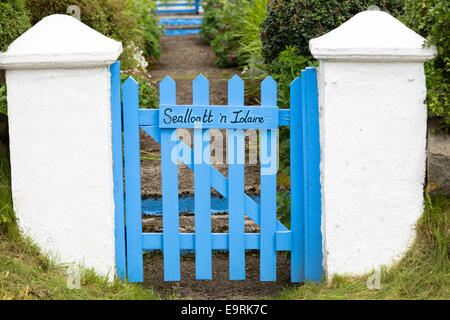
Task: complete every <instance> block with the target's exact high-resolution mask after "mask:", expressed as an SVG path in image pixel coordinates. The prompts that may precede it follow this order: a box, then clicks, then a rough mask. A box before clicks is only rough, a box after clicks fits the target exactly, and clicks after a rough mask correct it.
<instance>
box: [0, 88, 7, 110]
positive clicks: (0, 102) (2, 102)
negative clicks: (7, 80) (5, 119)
mask: <svg viewBox="0 0 450 320" xmlns="http://www.w3.org/2000/svg"><path fill="white" fill-rule="evenodd" d="M0 113H3V114H4V115H5V116H7V115H8V107H7V102H6V84H4V85H2V86H0Z"/></svg>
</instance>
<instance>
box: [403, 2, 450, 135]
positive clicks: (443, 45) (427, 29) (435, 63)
mask: <svg viewBox="0 0 450 320" xmlns="http://www.w3.org/2000/svg"><path fill="white" fill-rule="evenodd" d="M449 17H450V5H449V1H448V0H407V1H406V7H405V17H404V22H405V23H406V24H407V25H408V26H409V27H410V28H412V29H413V30H415V31H416V32H417V33H419V34H421V35H422V36H423V37H425V38H426V39H427V45H435V46H436V47H437V51H438V54H437V56H436V58H435V59H434V60H432V61H429V62H426V63H425V70H426V75H427V104H428V111H429V116H432V117H437V118H438V119H439V120H440V129H444V130H446V131H447V132H449V131H450V99H449V97H448V94H449V88H450V81H449V75H450V55H449V51H450V19H449Z"/></svg>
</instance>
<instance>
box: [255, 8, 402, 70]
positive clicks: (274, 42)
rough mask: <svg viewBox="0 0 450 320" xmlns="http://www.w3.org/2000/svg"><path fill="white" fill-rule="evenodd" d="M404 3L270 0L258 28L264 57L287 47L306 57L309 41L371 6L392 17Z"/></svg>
mask: <svg viewBox="0 0 450 320" xmlns="http://www.w3.org/2000/svg"><path fill="white" fill-rule="evenodd" d="M403 4H404V0H346V1H340V0H308V1H304V0H290V1H285V0H269V2H268V5H267V18H266V19H265V20H264V22H263V24H262V26H261V27H262V29H261V40H262V43H263V56H264V60H265V62H266V63H267V64H268V65H270V63H271V62H272V61H273V60H274V59H276V58H277V57H278V55H279V54H280V52H282V51H284V50H285V49H286V46H295V47H296V52H295V53H296V54H297V55H301V56H309V55H310V52H309V40H311V39H313V38H316V37H318V36H321V35H323V34H325V33H327V32H328V31H331V30H332V29H334V28H336V27H338V26H339V25H341V24H342V23H343V22H345V21H347V20H348V19H350V18H351V17H352V16H353V15H355V14H357V13H358V12H361V11H364V10H366V9H367V8H368V7H369V6H370V5H378V6H379V7H380V8H382V9H383V10H385V11H389V12H390V13H391V14H392V15H394V16H400V15H401V14H402V12H403Z"/></svg>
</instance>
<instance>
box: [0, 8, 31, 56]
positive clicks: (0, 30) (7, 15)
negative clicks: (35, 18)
mask: <svg viewBox="0 0 450 320" xmlns="http://www.w3.org/2000/svg"><path fill="white" fill-rule="evenodd" d="M28 14H29V13H28V11H27V9H26V8H25V0H2V1H1V2H0V52H3V51H6V50H7V49H8V45H9V44H10V43H11V42H12V41H13V40H15V39H16V38H17V37H19V36H20V35H21V34H22V33H24V32H25V31H26V30H27V29H28V28H30V26H31V24H30V20H29V18H28Z"/></svg>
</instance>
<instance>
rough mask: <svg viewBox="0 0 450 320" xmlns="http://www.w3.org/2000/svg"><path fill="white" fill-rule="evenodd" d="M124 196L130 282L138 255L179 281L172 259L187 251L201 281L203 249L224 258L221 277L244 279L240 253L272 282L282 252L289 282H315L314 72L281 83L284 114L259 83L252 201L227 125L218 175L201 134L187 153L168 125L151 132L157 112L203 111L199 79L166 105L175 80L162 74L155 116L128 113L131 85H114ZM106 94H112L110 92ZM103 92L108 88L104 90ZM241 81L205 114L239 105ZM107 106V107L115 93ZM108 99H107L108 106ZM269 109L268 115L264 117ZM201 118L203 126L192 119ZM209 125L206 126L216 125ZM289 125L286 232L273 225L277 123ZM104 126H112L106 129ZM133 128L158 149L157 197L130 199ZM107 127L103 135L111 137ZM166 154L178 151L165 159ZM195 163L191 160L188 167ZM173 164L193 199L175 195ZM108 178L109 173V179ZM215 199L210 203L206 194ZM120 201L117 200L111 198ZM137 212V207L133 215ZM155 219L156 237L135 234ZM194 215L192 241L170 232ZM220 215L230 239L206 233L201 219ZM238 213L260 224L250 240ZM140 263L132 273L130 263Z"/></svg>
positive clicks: (207, 256)
mask: <svg viewBox="0 0 450 320" xmlns="http://www.w3.org/2000/svg"><path fill="white" fill-rule="evenodd" d="M123 88H124V90H123V91H124V92H123V100H124V117H123V118H124V144H125V189H126V190H125V191H126V194H127V196H126V218H127V229H126V231H127V255H128V256H127V259H128V276H129V279H130V281H132V282H139V281H142V280H140V279H141V277H142V274H141V273H142V271H141V269H142V250H163V252H164V279H165V280H166V281H179V280H180V254H184V253H188V252H192V250H194V252H195V254H196V278H197V279H211V276H212V272H211V271H212V268H211V253H212V251H213V250H229V251H230V279H245V250H260V259H261V260H260V279H261V281H275V280H276V252H277V251H291V257H292V258H291V270H292V272H291V281H292V282H301V281H304V280H305V279H306V280H312V281H318V280H320V278H321V276H322V274H323V270H322V258H323V257H322V246H321V241H322V236H321V220H320V219H321V199H320V198H321V191H320V188H321V187H320V168H319V165H320V144H319V114H318V92H317V91H318V90H317V75H316V69H315V68H307V69H306V70H304V71H302V77H301V78H300V79H296V80H295V81H293V83H292V84H291V110H279V109H278V108H276V107H274V106H275V105H276V102H277V84H276V82H275V81H274V80H273V79H272V78H270V77H268V78H266V80H264V81H263V83H262V84H261V107H253V108H254V109H252V110H255V111H256V113H257V114H265V113H267V112H272V113H271V116H272V117H274V118H275V117H276V121H275V120H274V121H273V124H272V125H273V128H272V127H271V129H270V130H267V129H264V127H263V126H262V125H261V124H253V125H252V126H249V128H254V129H259V130H260V156H261V158H260V160H261V173H260V174H261V194H260V196H261V198H259V197H250V196H249V195H247V194H245V192H244V183H245V180H244V169H245V167H244V165H243V161H242V158H243V155H244V143H243V142H244V134H243V130H241V129H240V128H236V127H231V128H229V130H228V132H227V137H228V144H227V146H228V148H229V149H228V150H227V157H228V160H229V163H228V166H229V167H228V178H226V177H225V176H223V175H222V174H221V173H220V172H219V171H218V170H217V169H215V168H214V167H212V166H211V165H210V163H209V161H210V159H209V157H208V156H206V157H205V153H206V155H208V154H209V151H208V150H209V139H210V138H209V134H208V127H207V128H205V127H203V128H201V129H196V130H194V150H191V149H190V148H189V147H188V146H187V145H185V144H184V143H183V142H181V141H179V140H178V139H177V137H176V135H175V129H174V128H160V124H161V123H160V122H161V119H163V118H161V114H162V113H163V112H164V110H165V109H164V108H167V107H171V108H174V109H175V108H176V109H177V111H178V112H183V111H186V110H187V109H188V108H192V109H193V110H194V109H195V111H203V112H205V111H207V110H208V108H209V109H212V108H211V106H208V104H209V84H208V80H207V79H206V78H204V77H203V76H201V75H200V76H199V77H197V78H196V80H195V81H194V85H193V88H194V93H193V97H194V101H193V103H194V106H179V105H176V101H175V96H176V89H175V82H174V81H173V80H172V79H171V78H169V77H166V78H165V79H164V80H163V81H162V82H161V85H160V104H161V111H160V110H139V109H138V86H137V83H136V82H135V81H134V80H133V79H128V80H127V81H126V83H125V84H124V87H123ZM113 90H115V89H113ZM112 92H113V93H114V92H115V91H112ZM243 92H244V84H243V82H242V80H241V79H240V78H239V77H238V76H235V77H233V78H232V79H231V80H230V82H229V92H228V95H229V102H228V104H229V105H228V106H214V108H215V109H216V110H215V112H217V111H219V110H220V111H221V112H224V113H226V112H230V111H231V112H233V111H235V110H237V109H236V108H241V109H242V108H246V107H243V105H244V93H243ZM115 93H116V94H115V95H114V96H115V98H113V100H112V104H113V110H114V105H115V106H116V108H117V100H118V99H117V92H115ZM114 99H115V100H114ZM271 109H274V110H271ZM202 121H203V120H202ZM211 123H213V124H212V125H211V128H216V127H217V126H219V125H220V124H218V123H217V122H214V121H211ZM281 125H290V126H291V163H292V165H291V213H292V215H291V228H292V230H288V229H287V228H286V227H285V226H284V225H283V224H281V223H280V222H279V221H278V220H277V218H276V212H277V201H276V178H277V176H276V174H277V170H276V167H275V168H274V167H273V166H274V165H277V161H276V160H277V154H276V153H277V150H276V149H275V148H273V147H272V145H274V142H275V141H276V140H277V134H278V132H277V130H274V129H275V128H278V126H281ZM113 126H114V124H113ZM139 127H140V128H141V129H143V130H144V131H145V132H146V133H147V134H149V135H150V136H152V137H153V138H154V139H155V141H157V142H158V143H160V144H161V158H162V161H161V174H162V200H161V199H148V200H145V201H143V202H142V203H141V199H140V179H139V178H140V177H139V172H140V165H139V133H138V132H139ZM114 130H115V129H114V128H113V131H114ZM173 148H177V149H178V150H182V153H181V154H182V156H181V155H180V152H178V153H176V152H175V153H173V152H172V150H173ZM194 160H196V161H194ZM178 161H181V162H183V163H184V164H185V165H186V166H187V167H188V168H189V169H191V170H192V171H194V188H195V192H194V196H192V197H187V198H186V197H178V176H177V171H178V170H177V169H178V168H177V166H178ZM115 175H116V172H115ZM211 187H212V188H214V189H215V190H216V191H217V192H218V193H219V194H220V195H221V196H222V197H211V194H210V188H211ZM118 198H119V199H120V196H119V197H118ZM139 208H140V210H139ZM142 212H144V213H146V214H153V215H160V214H162V215H163V230H164V232H163V233H149V234H147V233H146V234H143V233H142V226H141V225H140V224H141V213H142ZM181 212H186V213H194V214H195V225H196V233H195V234H180V233H179V214H180V213H181ZM223 212H228V213H229V226H230V232H229V233H228V234H214V233H211V216H210V215H211V214H214V213H223ZM244 214H245V215H247V216H248V217H249V218H250V219H252V220H253V221H254V222H255V223H256V224H258V225H259V226H260V227H261V232H260V233H259V234H246V233H245V230H244ZM139 265H140V266H141V269H139V268H137V266H139Z"/></svg>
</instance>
